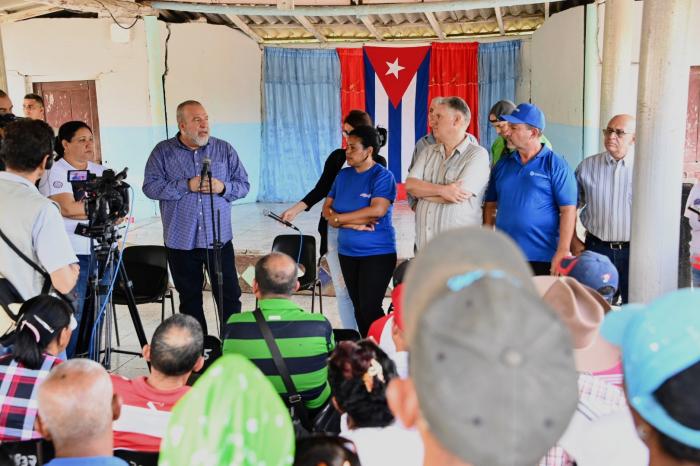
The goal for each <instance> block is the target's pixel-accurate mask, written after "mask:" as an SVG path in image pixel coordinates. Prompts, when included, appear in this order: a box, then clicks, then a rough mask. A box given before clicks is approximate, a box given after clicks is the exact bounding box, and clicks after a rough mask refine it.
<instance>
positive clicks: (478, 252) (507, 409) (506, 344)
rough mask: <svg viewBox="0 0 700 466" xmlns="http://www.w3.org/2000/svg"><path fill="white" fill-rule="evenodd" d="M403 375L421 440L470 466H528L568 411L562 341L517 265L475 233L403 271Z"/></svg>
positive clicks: (459, 234) (512, 252) (505, 250)
mask: <svg viewBox="0 0 700 466" xmlns="http://www.w3.org/2000/svg"><path fill="white" fill-rule="evenodd" d="M403 305H404V319H405V326H406V337H407V340H408V343H409V347H410V375H411V378H412V379H413V381H414V384H415V387H416V392H417V394H418V400H419V402H420V409H421V414H422V416H423V418H424V419H425V421H426V422H427V425H428V428H429V430H430V432H431V433H432V434H433V435H434V436H435V437H436V438H437V439H438V440H439V442H440V443H441V444H442V445H443V446H444V447H445V448H446V449H447V450H448V451H450V452H451V453H452V454H454V455H455V456H457V457H459V458H461V459H462V460H463V461H465V462H468V463H471V464H474V465H476V466H520V465H523V466H525V465H527V466H531V465H533V464H537V463H538V462H539V460H540V459H541V458H542V457H543V456H544V455H545V453H546V452H547V450H548V449H549V448H551V447H552V446H554V445H555V444H556V443H557V441H558V440H559V438H560V437H561V435H562V433H563V432H564V430H565V429H566V427H567V426H568V424H569V421H570V419H571V417H572V415H573V414H574V411H575V409H576V404H577V401H578V388H577V379H578V375H577V373H576V369H575V365H574V359H573V350H572V343H571V338H570V336H569V332H568V330H567V329H566V327H565V326H564V325H563V324H562V323H561V322H560V321H559V319H558V318H557V316H556V315H555V314H554V312H553V311H552V310H550V309H549V308H548V307H547V306H546V304H544V302H543V301H542V300H541V299H540V298H539V296H538V295H537V293H536V291H535V289H534V286H533V284H532V279H531V273H530V270H529V267H528V265H527V262H526V261H525V258H524V257H523V255H522V253H521V252H520V250H519V249H518V248H517V247H516V246H515V244H514V243H513V242H512V241H511V240H510V239H509V238H508V237H506V236H505V235H503V234H502V233H498V232H493V231H488V230H484V229H481V228H476V227H472V228H461V229H457V230H452V231H450V232H447V233H444V234H441V235H439V236H437V237H436V238H434V239H433V241H431V242H430V243H429V244H428V245H427V246H426V247H425V248H423V249H422V250H421V251H419V253H418V255H417V256H416V258H415V259H414V260H413V261H412V262H411V265H410V266H409V268H408V271H407V276H406V281H405V293H404V301H403Z"/></svg>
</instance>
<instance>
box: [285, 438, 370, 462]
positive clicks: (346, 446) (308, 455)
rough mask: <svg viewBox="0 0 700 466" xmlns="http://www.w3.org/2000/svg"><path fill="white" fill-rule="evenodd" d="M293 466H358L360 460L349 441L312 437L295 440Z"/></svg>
mask: <svg viewBox="0 0 700 466" xmlns="http://www.w3.org/2000/svg"><path fill="white" fill-rule="evenodd" d="M294 466H360V458H359V457H358V456H357V452H356V449H355V444H353V443H352V442H351V441H350V440H347V439H345V438H343V437H336V436H328V435H312V436H311V437H306V438H301V439H299V440H297V448H296V453H295V455H294Z"/></svg>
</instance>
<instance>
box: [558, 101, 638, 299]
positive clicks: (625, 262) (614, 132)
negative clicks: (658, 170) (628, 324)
mask: <svg viewBox="0 0 700 466" xmlns="http://www.w3.org/2000/svg"><path fill="white" fill-rule="evenodd" d="M634 126H635V120H634V117H633V116H631V115H624V114H623V115H615V116H614V117H613V118H612V119H611V120H610V122H609V123H608V126H607V127H606V128H604V129H603V137H604V141H605V152H602V153H600V154H597V155H594V156H591V157H588V158H586V159H585V160H584V161H583V162H581V163H580V164H579V166H578V168H577V169H576V180H577V181H578V189H579V195H578V207H579V209H580V215H581V223H582V224H583V226H584V227H585V228H586V236H585V242H584V241H581V240H580V239H579V238H578V237H577V236H576V235H574V238H573V241H572V242H571V251H572V252H573V253H574V254H575V255H579V254H581V253H582V252H583V251H584V249H586V250H590V251H594V252H597V253H599V254H603V255H604V256H607V257H609V258H610V260H611V261H612V263H613V264H614V265H615V267H616V268H617V270H618V272H619V275H620V281H619V287H618V293H619V295H620V298H621V299H622V304H624V303H626V302H627V292H628V286H627V285H628V283H627V279H628V274H629V241H630V230H631V225H632V221H631V214H632V171H633V169H634V151H633V149H632V148H633V146H634Z"/></svg>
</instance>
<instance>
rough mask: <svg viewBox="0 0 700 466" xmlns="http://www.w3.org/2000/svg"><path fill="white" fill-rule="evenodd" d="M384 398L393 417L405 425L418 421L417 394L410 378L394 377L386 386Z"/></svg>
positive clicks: (411, 425)
mask: <svg viewBox="0 0 700 466" xmlns="http://www.w3.org/2000/svg"><path fill="white" fill-rule="evenodd" d="M386 399H387V403H388V405H389V409H390V410H391V412H392V413H393V414H394V417H396V418H397V419H399V420H400V421H401V423H402V424H403V425H404V426H406V427H414V426H415V425H416V424H417V423H418V415H419V414H418V413H419V407H418V395H417V394H416V389H415V387H414V386H413V380H411V379H410V378H406V379H400V378H398V377H397V378H394V379H392V380H391V382H389V386H388V387H387V388H386Z"/></svg>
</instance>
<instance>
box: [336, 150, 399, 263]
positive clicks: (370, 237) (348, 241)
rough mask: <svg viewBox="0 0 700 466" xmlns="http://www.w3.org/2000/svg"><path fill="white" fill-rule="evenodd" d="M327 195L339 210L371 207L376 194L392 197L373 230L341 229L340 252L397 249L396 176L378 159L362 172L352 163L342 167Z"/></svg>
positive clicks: (372, 253) (358, 254)
mask: <svg viewBox="0 0 700 466" xmlns="http://www.w3.org/2000/svg"><path fill="white" fill-rule="evenodd" d="M328 197H331V198H333V210H334V211H336V212H338V213H340V214H344V213H347V212H354V211H356V210H359V209H362V208H363V207H369V205H370V204H371V202H372V199H373V198H375V197H383V198H385V199H389V201H390V202H391V204H390V205H389V210H387V212H386V214H384V216H383V217H382V218H380V219H379V222H378V223H377V224H376V225H375V226H374V231H357V230H352V229H349V228H341V229H340V232H339V234H338V252H339V253H340V254H342V255H344V256H355V257H364V256H376V255H379V254H391V253H395V252H396V232H395V231H394V225H393V224H392V223H391V213H392V211H393V203H394V199H395V198H396V180H395V179H394V175H393V174H392V173H391V172H390V171H389V170H387V169H386V168H384V167H382V166H381V165H379V164H378V163H377V164H374V166H373V167H372V168H370V169H369V170H367V171H365V172H362V173H357V171H356V170H355V169H354V168H352V167H348V168H343V169H342V170H340V172H339V173H338V176H336V178H335V181H334V182H333V187H332V188H331V190H330V192H329V193H328Z"/></svg>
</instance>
